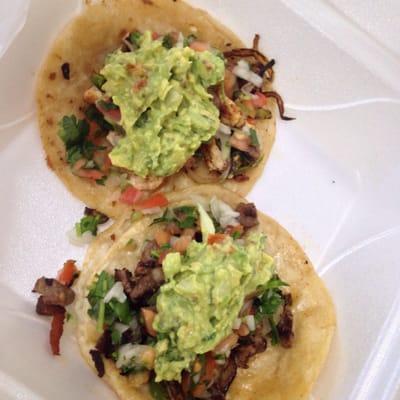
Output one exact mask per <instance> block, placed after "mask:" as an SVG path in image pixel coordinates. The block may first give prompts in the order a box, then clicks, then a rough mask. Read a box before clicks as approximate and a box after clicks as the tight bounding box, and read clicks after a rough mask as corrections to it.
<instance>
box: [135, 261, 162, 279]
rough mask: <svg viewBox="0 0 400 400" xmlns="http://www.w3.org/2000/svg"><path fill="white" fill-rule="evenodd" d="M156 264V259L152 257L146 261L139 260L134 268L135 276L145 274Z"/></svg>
mask: <svg viewBox="0 0 400 400" xmlns="http://www.w3.org/2000/svg"><path fill="white" fill-rule="evenodd" d="M156 266H157V261H156V260H155V259H154V258H150V259H149V260H147V261H139V262H138V265H137V266H136V268H135V276H140V275H147V274H148V273H149V270H151V269H152V268H155V267H156Z"/></svg>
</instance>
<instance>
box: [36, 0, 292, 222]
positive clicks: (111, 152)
mask: <svg viewBox="0 0 400 400" xmlns="http://www.w3.org/2000/svg"><path fill="white" fill-rule="evenodd" d="M86 3H87V4H86V5H85V7H84V9H83V11H82V13H81V14H80V15H78V16H77V17H76V18H75V19H74V20H73V21H72V22H71V23H70V24H69V25H68V26H67V27H66V28H65V29H64V30H63V31H62V33H61V34H60V35H59V36H58V38H57V39H56V41H55V43H54V44H53V46H52V48H51V50H50V52H49V55H48V56H47V58H46V60H45V62H44V64H43V66H42V69H41V71H40V73H39V77H38V84H37V111H38V120H39V127H40V132H41V138H42V142H43V146H44V149H45V152H46V156H47V162H48V165H49V167H50V168H52V169H53V170H54V171H55V173H56V174H57V175H58V176H59V178H60V179H61V180H62V181H63V182H64V184H65V185H66V186H67V188H68V189H69V190H70V191H71V192H72V193H73V194H74V195H75V196H77V197H78V198H80V199H81V200H83V201H84V202H85V203H86V204H87V205H88V206H89V207H91V208H93V209H97V210H99V211H101V212H103V213H105V214H107V215H108V216H111V217H117V216H119V215H121V213H123V212H124V210H126V209H127V208H132V207H133V206H135V205H137V204H139V207H140V204H141V203H142V202H143V201H148V202H147V203H146V204H150V205H160V204H158V203H157V201H154V200H153V199H152V196H153V195H154V193H155V192H159V191H163V192H168V191H171V190H176V189H184V188H186V187H188V186H190V185H193V184H194V183H220V184H222V185H223V186H225V187H227V188H229V189H230V190H233V191H234V192H237V193H239V194H241V195H245V194H247V193H248V191H249V190H250V189H251V187H252V186H253V185H254V183H255V181H256V179H257V178H258V177H259V176H260V174H261V172H262V170H263V167H264V164H265V162H266V160H267V158H268V155H269V152H270V149H271V146H272V144H273V142H274V137H275V109H278V110H279V112H280V114H281V116H282V117H283V118H286V117H284V115H283V113H284V109H283V102H282V100H281V98H280V97H279V95H278V94H277V93H276V92H274V91H273V89H272V80H273V65H274V60H269V59H267V57H265V56H264V55H263V54H262V53H261V52H260V51H259V49H258V41H259V36H258V35H256V37H255V40H254V43H253V47H252V48H245V47H244V45H243V44H242V42H241V41H240V40H239V39H238V38H237V37H236V36H235V35H234V34H233V33H232V32H230V31H229V30H227V29H226V28H225V27H223V26H222V25H220V24H219V23H217V22H216V21H215V20H214V19H212V18H211V17H210V16H209V15H208V14H206V13H205V12H203V11H201V10H198V9H194V8H192V7H191V6H189V5H187V4H186V3H184V2H182V1H180V0H178V1H170V0H146V1H145V0H118V1H117V0H104V1H101V2H91V1H87V2H86ZM148 199H150V200H148Z"/></svg>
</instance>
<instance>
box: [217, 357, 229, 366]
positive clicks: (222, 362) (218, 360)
mask: <svg viewBox="0 0 400 400" xmlns="http://www.w3.org/2000/svg"><path fill="white" fill-rule="evenodd" d="M215 362H216V363H217V364H218V365H225V363H226V360H225V359H224V358H221V359H216V360H215Z"/></svg>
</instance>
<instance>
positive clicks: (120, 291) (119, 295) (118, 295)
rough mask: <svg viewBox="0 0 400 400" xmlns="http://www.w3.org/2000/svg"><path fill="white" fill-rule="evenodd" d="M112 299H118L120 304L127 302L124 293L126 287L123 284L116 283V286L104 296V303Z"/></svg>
mask: <svg viewBox="0 0 400 400" xmlns="http://www.w3.org/2000/svg"><path fill="white" fill-rule="evenodd" d="M112 299H116V300H118V301H119V302H120V303H123V302H124V301H125V300H126V294H125V293H124V287H123V286H122V283H121V282H115V283H114V286H113V287H112V288H111V289H110V290H109V291H108V292H107V294H106V295H105V296H104V303H108V302H109V301H111V300H112Z"/></svg>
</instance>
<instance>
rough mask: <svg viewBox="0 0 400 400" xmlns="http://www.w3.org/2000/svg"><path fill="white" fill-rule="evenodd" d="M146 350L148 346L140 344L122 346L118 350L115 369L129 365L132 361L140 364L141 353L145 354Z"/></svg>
mask: <svg viewBox="0 0 400 400" xmlns="http://www.w3.org/2000/svg"><path fill="white" fill-rule="evenodd" d="M148 348H149V346H146V345H142V344H130V343H128V344H124V345H123V346H121V347H120V348H119V350H118V360H117V362H116V366H117V368H121V367H123V366H124V365H127V364H130V363H131V361H132V360H134V361H136V360H138V361H139V363H140V359H141V357H142V355H143V353H145V352H146V351H147V350H148Z"/></svg>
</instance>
